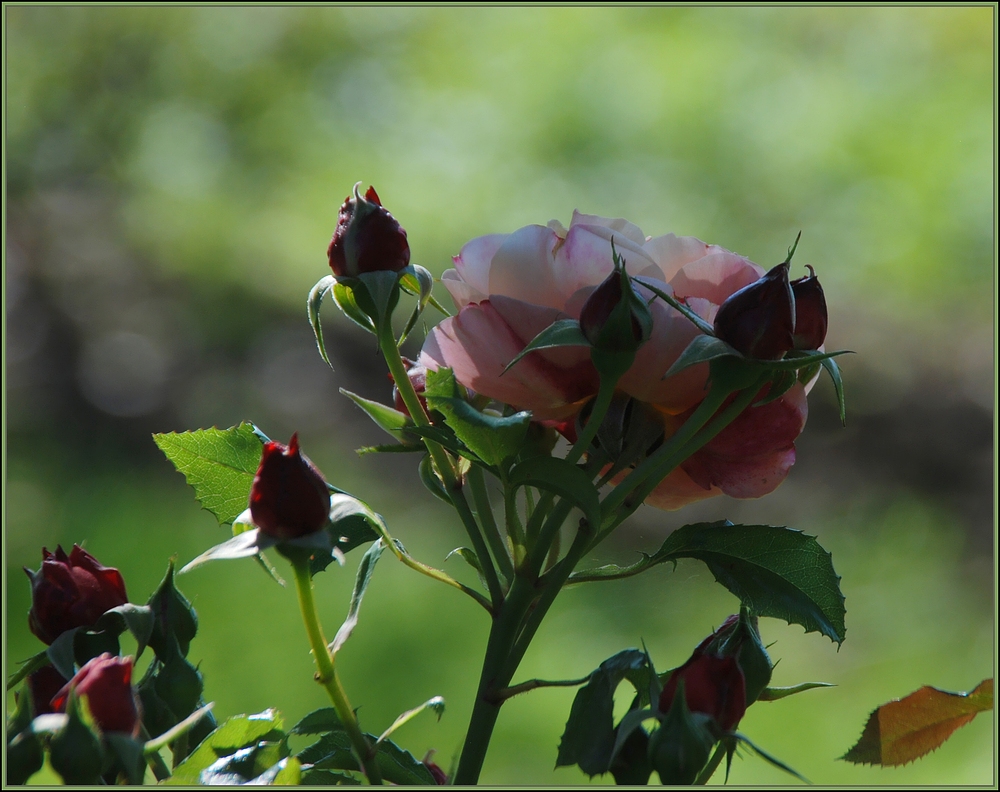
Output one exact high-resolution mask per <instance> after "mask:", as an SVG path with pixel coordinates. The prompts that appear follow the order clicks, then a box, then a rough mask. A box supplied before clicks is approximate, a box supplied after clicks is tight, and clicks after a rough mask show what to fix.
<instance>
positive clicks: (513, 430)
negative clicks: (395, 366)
mask: <svg viewBox="0 0 1000 792" xmlns="http://www.w3.org/2000/svg"><path fill="white" fill-rule="evenodd" d="M424 395H425V396H426V398H427V405H428V407H430V408H431V409H432V410H437V411H438V412H440V413H442V414H443V415H444V420H445V423H446V424H447V425H448V427H449V428H450V429H451V430H452V431H453V432H454V433H455V436H456V437H457V438H458V439H459V440H460V441H461V442H462V443H463V444H464V446H465V447H466V448H468V449H469V450H470V451H472V453H473V454H474V455H475V457H470V458H472V459H473V461H476V458H478V459H481V460H482V461H483V462H485V463H486V464H487V465H500V464H501V463H503V462H504V461H506V460H508V459H510V458H511V457H512V456H514V455H515V454H516V453H517V452H518V451H520V450H521V445H522V443H523V442H524V437H525V435H526V434H527V432H528V424H530V423H531V413H528V412H519V413H515V414H514V415H510V416H506V417H501V416H497V415H489V414H487V413H483V412H480V411H479V410H477V409H476V408H475V407H473V406H472V405H471V404H469V403H468V402H467V401H465V399H463V398H462V396H461V394H460V393H459V390H458V385H457V383H456V382H455V374H454V373H453V372H452V371H451V369H438V370H437V371H428V372H427V389H426V391H425V392H424Z"/></svg>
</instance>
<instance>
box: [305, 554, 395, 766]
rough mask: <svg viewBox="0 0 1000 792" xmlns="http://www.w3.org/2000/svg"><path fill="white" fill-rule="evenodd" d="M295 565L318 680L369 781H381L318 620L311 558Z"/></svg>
mask: <svg viewBox="0 0 1000 792" xmlns="http://www.w3.org/2000/svg"><path fill="white" fill-rule="evenodd" d="M292 569H293V570H294V573H295V590H296V591H297V592H298V595H299V608H300V610H301V611H302V621H303V623H304V624H305V627H306V635H308V636H309V646H310V647H311V648H312V654H313V659H314V660H315V661H316V681H317V682H319V683H320V684H321V685H322V686H323V687H324V688H325V689H326V692H327V693H328V694H329V696H330V701H332V702H333V707H334V709H335V710H336V711H337V715H338V716H339V717H340V721H341V723H343V724H344V730H345V731H346V732H347V736H348V738H349V739H350V741H351V747H352V748H353V749H354V753H355V756H356V758H357V760H358V762H359V763H360V765H361V769H362V770H363V771H364V774H365V776H366V777H367V778H368V781H369V783H372V784H381V783H382V774H381V772H380V771H379V768H378V764H377V763H376V762H375V755H374V752H373V751H372V746H371V745H370V744H369V742H368V738H367V737H365V735H364V734H363V733H362V731H361V727H360V726H359V725H358V719H357V717H356V716H355V714H354V709H353V708H352V707H351V702H350V701H348V700H347V693H346V692H345V691H344V688H343V686H342V685H341V684H340V678H339V677H338V676H337V669H336V668H335V667H334V665H333V658H332V657H330V652H329V650H328V649H327V645H326V638H324V637H323V628H322V626H321V625H320V622H319V614H318V613H317V612H316V600H315V599H314V598H313V589H312V576H311V575H310V574H309V561H308V559H307V558H301V559H293V560H292Z"/></svg>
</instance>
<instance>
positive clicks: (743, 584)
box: [569, 520, 846, 643]
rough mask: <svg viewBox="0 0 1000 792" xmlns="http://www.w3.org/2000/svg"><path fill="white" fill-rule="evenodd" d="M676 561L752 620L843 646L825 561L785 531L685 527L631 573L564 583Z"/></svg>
mask: <svg viewBox="0 0 1000 792" xmlns="http://www.w3.org/2000/svg"><path fill="white" fill-rule="evenodd" d="M680 558H696V559H698V560H700V561H703V562H704V563H705V564H706V565H707V566H708V568H709V569H710V570H711V571H712V574H713V575H715V579H716V580H717V581H718V582H719V583H721V584H722V585H723V586H725V587H726V588H727V589H729V590H730V591H731V592H732V593H733V594H735V595H736V596H737V597H739V599H740V602H742V603H743V604H744V605H746V606H747V607H748V608H749V610H750V611H751V612H752V613H754V614H756V615H758V616H771V617H774V618H777V619H784V620H785V621H786V622H788V623H789V624H801V625H802V626H803V627H805V628H806V632H820V633H822V634H823V635H825V636H827V637H828V638H830V639H831V640H833V641H836V642H837V643H842V642H843V640H844V635H845V633H846V627H845V625H844V615H845V613H846V610H845V609H844V595H843V594H841V592H840V577H839V576H838V575H837V573H836V572H835V571H834V569H833V561H832V558H831V556H830V554H829V553H828V552H827V551H826V550H824V549H823V548H822V547H821V546H820V544H819V542H817V541H816V538H815V537H813V536H809V535H807V534H804V533H802V532H800V531H796V530H793V529H791V528H783V527H777V526H772V525H733V524H732V523H731V522H729V521H728V520H725V521H721V522H715V523H696V524H694V525H685V526H684V527H683V528H678V529H677V530H676V531H674V532H673V533H672V534H671V535H670V536H669V537H668V538H667V540H666V541H665V542H664V543H663V544H662V545H661V546H660V549H659V550H657V551H656V552H655V553H654V554H653V555H647V554H646V553H643V557H642V559H641V560H640V561H637V562H636V563H635V564H632V565H631V566H627V567H621V566H617V565H614V564H609V565H606V566H603V567H598V568H596V569H591V570H584V571H581V572H577V573H574V574H573V575H571V576H570V578H569V582H571V583H573V582H583V581H588V580H608V579H616V578H622V577H629V576H631V575H637V574H639V573H641V572H644V571H645V570H647V569H650V568H651V567H653V566H655V565H657V564H662V563H664V562H666V561H677V560H678V559H680Z"/></svg>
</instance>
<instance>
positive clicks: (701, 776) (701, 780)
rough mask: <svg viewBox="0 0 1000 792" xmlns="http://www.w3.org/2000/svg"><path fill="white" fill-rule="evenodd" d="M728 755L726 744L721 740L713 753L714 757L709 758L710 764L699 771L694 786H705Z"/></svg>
mask: <svg viewBox="0 0 1000 792" xmlns="http://www.w3.org/2000/svg"><path fill="white" fill-rule="evenodd" d="M725 755H726V745H725V743H723V742H720V743H719V745H718V746H717V747H716V749H715V753H714V754H712V758H711V759H709V760H708V764H707V765H705V767H704V768H703V769H702V771H701V772H700V773H698V777H697V778H696V779H695V780H694V784H693V786H705V784H707V783H708V780H709V779H710V778H711V777H712V775H713V774H714V773H715V771H716V770H718V769H719V765H720V764H722V758H723V757H724V756H725Z"/></svg>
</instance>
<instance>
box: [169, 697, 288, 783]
mask: <svg viewBox="0 0 1000 792" xmlns="http://www.w3.org/2000/svg"><path fill="white" fill-rule="evenodd" d="M282 725H283V723H282V720H281V716H280V715H278V713H277V712H276V711H275V710H273V709H268V710H264V711H263V712H259V713H257V714H256V715H234V716H233V717H232V718H229V719H228V720H227V721H225V722H224V723H223V724H222V725H221V726H219V727H218V728H217V729H215V731H213V732H212V733H211V734H210V735H209V736H208V737H206V738H205V739H204V740H203V741H202V743H201V745H199V746H198V747H197V748H196V749H195V750H194V751H193V752H192V753H191V755H190V756H188V757H187V759H185V760H184V761H183V762H181V763H180V764H179V765H177V767H175V768H174V773H173V775H172V776H171V777H170V778H169V779H168V780H167V781H166V782H164V783H167V784H171V785H176V784H180V785H184V784H197V783H198V777H199V775H200V773H201V771H202V770H205V769H206V768H207V767H209V766H211V765H212V764H213V763H214V762H215V761H217V760H218V759H219V758H220V757H223V756H231V755H232V754H234V753H236V752H237V751H239V750H241V749H243V748H248V747H252V746H255V745H257V743H258V742H259V741H260V740H262V739H264V738H265V737H267V736H268V735H272V733H276V736H279V737H280V732H281V728H282Z"/></svg>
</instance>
